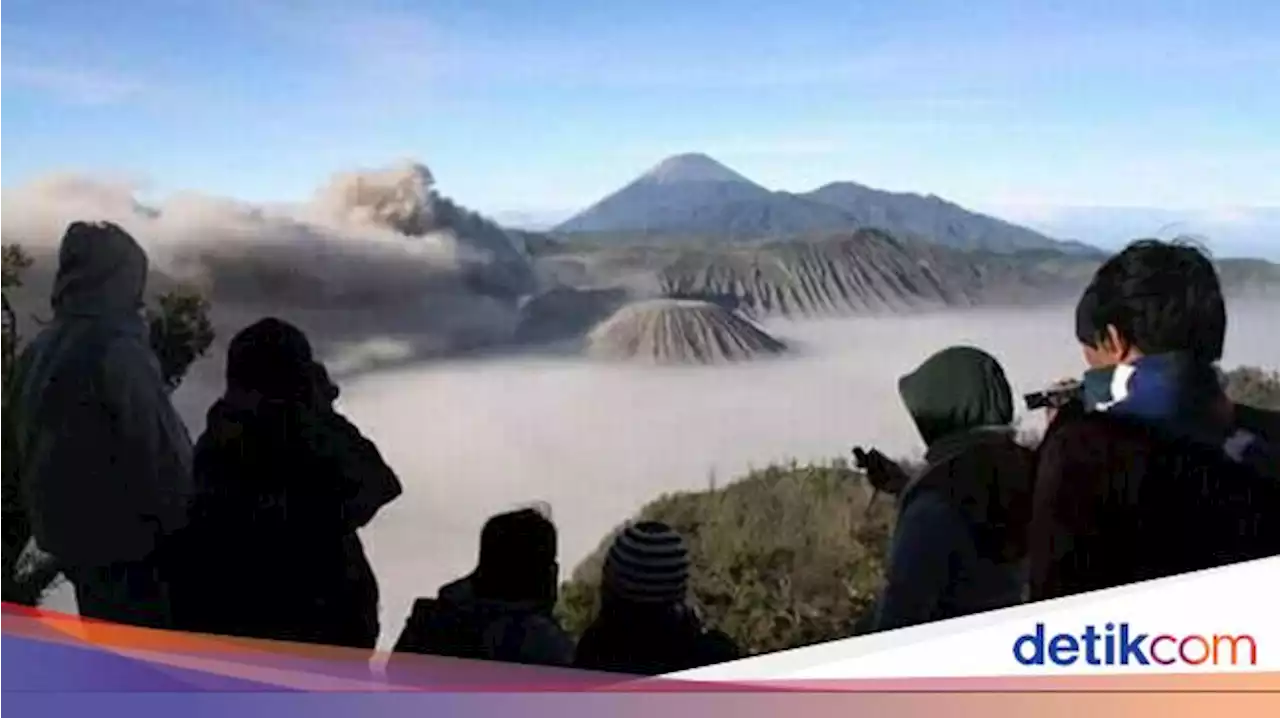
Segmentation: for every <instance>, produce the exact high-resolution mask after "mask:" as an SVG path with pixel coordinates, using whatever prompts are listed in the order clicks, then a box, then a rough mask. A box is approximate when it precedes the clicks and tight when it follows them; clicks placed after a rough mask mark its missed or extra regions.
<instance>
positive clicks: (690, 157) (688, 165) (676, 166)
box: [640, 152, 752, 184]
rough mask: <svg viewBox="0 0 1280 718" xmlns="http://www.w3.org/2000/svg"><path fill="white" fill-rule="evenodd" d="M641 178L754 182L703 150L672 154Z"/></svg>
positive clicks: (674, 181) (666, 181) (672, 181)
mask: <svg viewBox="0 0 1280 718" xmlns="http://www.w3.org/2000/svg"><path fill="white" fill-rule="evenodd" d="M640 179H641V180H642V181H645V182H651V183H655V184H677V183H683V182H741V183H746V184H752V182H751V180H749V179H747V178H746V177H743V176H742V175H740V174H738V173H737V172H734V171H733V170H731V169H729V168H728V167H725V166H724V165H722V164H720V163H719V162H717V161H715V160H713V159H711V158H710V157H708V156H707V155H704V154H702V153H701V152H687V153H684V154H679V155H672V156H670V157H668V158H666V159H665V160H663V161H661V162H659V163H658V164H657V165H655V166H654V167H653V169H651V170H649V171H648V172H645V173H644V174H643V175H641V177H640Z"/></svg>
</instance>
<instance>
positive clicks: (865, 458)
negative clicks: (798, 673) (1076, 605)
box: [855, 347, 1033, 631]
mask: <svg viewBox="0 0 1280 718" xmlns="http://www.w3.org/2000/svg"><path fill="white" fill-rule="evenodd" d="M898 389H899V393H900V394H901V396H902V400H903V403H904V404H905V405H906V407H907V410H908V412H910V414H911V417H912V419H914V420H915V424H916V427H917V429H919V431H920V437H921V438H922V439H924V442H925V445H926V446H927V451H926V453H925V462H926V466H925V467H924V469H923V470H922V471H921V472H920V473H919V474H918V475H916V476H914V477H909V476H908V475H907V474H906V473H905V472H903V471H902V470H901V469H900V468H898V467H897V466H896V465H895V464H893V462H891V461H889V460H888V459H887V458H885V457H884V455H883V454H881V453H880V452H878V451H875V450H872V451H870V452H867V451H863V450H861V449H859V450H856V452H855V453H856V455H857V457H858V459H859V464H860V465H862V466H863V467H864V470H865V471H867V475H868V478H869V479H870V481H871V483H872V485H873V486H874V487H876V489H877V490H883V491H887V492H889V493H893V494H897V495H898V496H899V498H898V521H897V525H896V527H895V530H894V536H893V542H892V546H891V548H890V552H889V565H888V570H887V576H886V585H885V588H884V592H883V593H882V595H881V596H880V598H879V600H878V601H877V604H876V608H875V614H874V617H873V618H872V620H871V621H870V625H869V626H866V628H868V629H869V630H871V631H882V630H888V629H893V628H902V627H905V626H910V625H914V624H919V623H926V622H929V621H937V620H942V619H945V618H954V617H957V616H963V615H967V614H971V613H977V612H980V611H987V610H992V609H996V608H1002V607H1005V606H1009V605H1013V604H1016V603H1018V602H1020V601H1021V600H1022V598H1023V594H1024V587H1025V584H1026V572H1025V558H1026V531H1027V522H1028V520H1029V519H1030V515H1031V496H1032V478H1033V455H1032V453H1031V451H1030V450H1029V449H1026V448H1024V447H1022V446H1020V445H1018V444H1017V442H1016V441H1015V440H1014V439H1015V436H1014V430H1013V428H1012V426H1011V424H1012V422H1013V392H1012V390H1011V389H1010V387H1009V382H1008V380H1007V379H1006V378H1005V373H1004V370H1003V368H1002V367H1001V366H1000V363H999V362H998V361H996V359H995V358H994V357H992V356H991V355H990V354H987V353H986V352H984V351H982V350H980V349H975V348H973V347H951V348H948V349H944V350H942V351H940V352H938V353H937V354H934V355H933V356H931V357H930V358H929V359H928V360H927V361H925V362H924V364H922V365H921V366H920V367H919V368H918V369H916V370H915V371H914V372H912V373H910V374H908V375H906V376H904V377H903V378H902V379H901V380H899V383H898Z"/></svg>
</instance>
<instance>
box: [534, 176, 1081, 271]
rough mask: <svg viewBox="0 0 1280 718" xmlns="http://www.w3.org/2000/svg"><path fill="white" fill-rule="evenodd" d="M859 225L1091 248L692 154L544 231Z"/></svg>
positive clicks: (777, 233) (734, 230)
mask: <svg viewBox="0 0 1280 718" xmlns="http://www.w3.org/2000/svg"><path fill="white" fill-rule="evenodd" d="M868 228H874V229H881V230H885V231H887V232H889V233H891V234H894V235H903V236H916V237H920V238H922V239H925V240H926V241H931V242H936V243H938V244H942V245H944V246H948V247H954V248H958V249H983V250H992V251H1002V252H1007V251H1015V250H1019V249H1049V248H1052V249H1058V250H1061V251H1065V252H1072V253H1074V252H1089V251H1097V250H1095V249H1094V248H1092V247H1089V246H1088V245H1084V244H1082V243H1080V242H1074V241H1071V242H1063V241H1061V240H1057V239H1054V238H1051V237H1048V236H1046V235H1044V234H1041V233H1039V232H1036V231H1035V230H1032V229H1029V228H1027V227H1023V226H1020V225H1017V224H1014V223H1012V222H1008V221H1006V220H1003V219H999V218H997V217H993V216H990V215H986V214H982V213H979V212H974V211H972V210H968V209H966V208H964V207H962V206H960V205H958V204H956V203H954V202H951V201H949V200H946V199H944V198H942V197H938V196H936V195H933V194H928V195H920V194H915V193H907V192H888V191H885V190H879V189H875V188H872V187H868V186H866V185H862V184H860V183H857V182H850V181H837V182H830V183H827V184H825V185H823V186H821V187H819V188H817V189H815V190H811V191H809V192H801V193H795V192H787V191H775V190H770V189H767V188H765V187H763V186H761V185H759V184H757V183H755V182H753V181H751V180H750V179H748V178H747V177H745V176H743V175H742V174H740V173H738V172H736V171H735V170H733V169H730V168H729V167H726V166H725V165H723V164H722V163H720V162H718V161H716V160H715V159H713V158H711V157H709V156H707V155H705V154H702V153H684V154H679V155H673V156H671V157H668V158H666V159H664V160H662V161H661V162H659V163H658V164H656V165H654V166H653V167H652V168H650V169H649V170H647V171H646V172H644V173H642V174H641V175H640V176H639V177H637V178H636V179H634V180H632V181H631V182H629V183H628V184H626V185H625V186H623V187H622V188H621V189H619V190H617V191H615V192H613V193H611V194H609V195H607V196H606V197H604V198H603V199H601V200H600V201H598V202H596V203H595V204H593V205H591V206H590V207H588V208H586V209H585V210H583V211H581V212H579V213H578V214H576V215H574V216H572V217H570V218H569V219H568V220H566V221H564V222H562V223H560V224H558V225H556V226H555V227H554V228H553V230H552V231H553V232H554V233H555V234H561V235H571V234H587V233H591V234H606V233H623V234H627V233H630V234H634V233H639V234H642V235H645V236H664V235H673V234H674V235H701V236H706V237H708V238H711V239H718V240H722V241H726V240H727V241H729V242H741V241H754V240H775V239H782V238H786V237H789V236H794V235H797V234H806V233H813V232H820V231H828V232H829V231H841V230H856V229H868Z"/></svg>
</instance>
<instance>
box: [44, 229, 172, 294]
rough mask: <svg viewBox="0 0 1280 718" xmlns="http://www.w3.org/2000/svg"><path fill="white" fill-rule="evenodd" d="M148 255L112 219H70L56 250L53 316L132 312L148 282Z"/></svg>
mask: <svg viewBox="0 0 1280 718" xmlns="http://www.w3.org/2000/svg"><path fill="white" fill-rule="evenodd" d="M147 268H148V263H147V255H146V252H144V251H142V247H141V246H139V245H138V242H137V241H136V240H135V239H134V238H133V237H132V236H130V235H129V233H128V232H125V231H124V230H123V229H121V228H120V227H118V226H116V225H114V224H111V223H102V224H88V223H85V222H73V223H72V224H71V226H69V227H68V228H67V231H66V234H64V235H63V237H62V246H61V247H60V248H59V250H58V275H57V278H56V279H55V280H54V285H53V296H52V298H51V302H50V303H51V304H52V305H53V311H54V314H55V315H77V316H106V315H112V314H136V313H137V311H138V310H139V309H140V308H141V307H142V298H143V292H144V291H145V290H146V287H147Z"/></svg>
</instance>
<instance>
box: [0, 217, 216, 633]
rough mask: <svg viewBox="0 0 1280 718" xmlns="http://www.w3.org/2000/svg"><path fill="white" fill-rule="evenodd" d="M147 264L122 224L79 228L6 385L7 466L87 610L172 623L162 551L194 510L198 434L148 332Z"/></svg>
mask: <svg viewBox="0 0 1280 718" xmlns="http://www.w3.org/2000/svg"><path fill="white" fill-rule="evenodd" d="M147 270H148V262H147V256H146V253H145V252H143V250H142V248H141V247H140V246H139V245H138V243H137V242H136V241H135V240H134V238H133V237H131V236H130V235H129V234H128V233H127V232H125V231H124V230H123V229H121V228H120V227H118V226H116V225H114V224H110V223H103V224H89V223H84V222H74V223H72V224H71V225H70V226H69V227H68V228H67V230H66V233H65V234H64V236H63V238H62V244H61V247H60V248H59V253H58V272H57V276H56V279H55V280H54V287H53V295H52V302H51V303H52V306H53V320H52V322H51V323H50V324H49V325H48V326H46V327H45V328H44V329H43V330H42V331H41V332H40V334H39V335H38V336H37V337H36V338H35V339H34V340H33V341H32V342H31V344H30V345H28V346H27V348H26V349H25V350H24V351H23V353H22V355H21V357H20V358H19V360H18V362H17V365H16V366H15V370H14V374H13V376H12V378H11V380H10V384H9V386H7V387H6V388H5V389H6V396H5V400H4V429H3V431H4V435H5V439H4V445H5V450H4V471H5V472H6V474H8V473H9V472H10V471H13V472H16V474H17V475H16V476H6V477H5V484H6V485H7V486H17V487H19V489H20V491H19V493H20V495H21V498H22V502H21V503H22V508H23V509H24V512H25V516H24V517H22V520H24V521H29V522H30V528H31V531H32V534H33V536H34V538H35V541H36V543H37V544H38V545H39V546H40V548H41V549H42V550H44V551H47V552H49V553H50V554H52V555H53V556H54V558H55V559H56V561H57V563H58V565H59V566H60V567H61V568H62V571H63V573H64V574H65V575H66V576H67V578H68V579H69V580H70V581H71V584H72V585H73V586H74V587H75V595H76V605H77V608H78V611H79V613H80V615H81V616H84V617H88V618H95V619H102V620H108V621H115V622H119V623H128V624H135V625H142V626H150V627H169V626H170V624H171V620H172V615H171V605H170V595H169V589H168V582H167V579H166V577H165V573H164V571H163V564H164V562H163V560H162V558H161V557H162V555H163V553H164V551H165V550H166V545H167V544H168V542H169V540H170V539H171V537H172V536H173V535H174V533H175V532H176V531H177V530H178V529H179V528H180V527H181V526H182V525H183V524H184V523H185V521H186V512H187V504H188V501H189V499H190V496H191V489H192V478H191V443H190V437H189V436H188V435H187V430H186V427H185V426H184V425H183V424H182V420H181V419H180V418H179V417H178V415H177V412H175V411H174V409H173V406H172V404H170V402H169V395H168V392H167V391H166V385H165V383H164V381H163V380H162V378H161V374H160V367H159V363H158V361H157V359H156V356H155V354H154V352H152V350H151V346H150V344H149V343H148V330H147V325H146V323H145V321H144V320H143V317H142V313H141V312H142V307H143V291H144V289H145V288H146V283H147ZM13 503H14V502H13V501H11V500H10V501H6V504H13ZM6 509H10V510H11V509H13V507H12V506H9V505H7V506H6ZM15 518H17V517H16V516H13V515H11V511H6V517H5V523H6V527H5V528H6V529H10V528H11V527H10V526H8V525H7V524H8V523H9V522H10V521H11V520H12V519H15Z"/></svg>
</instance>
